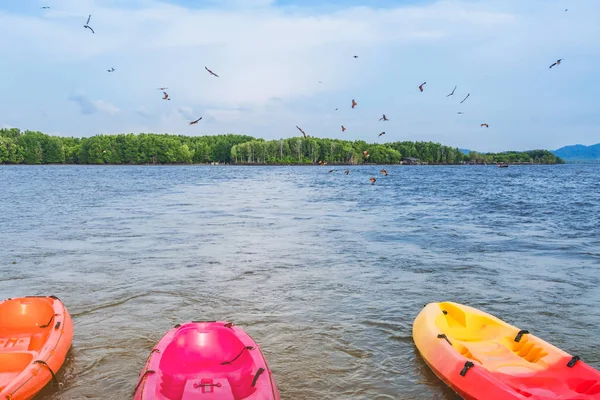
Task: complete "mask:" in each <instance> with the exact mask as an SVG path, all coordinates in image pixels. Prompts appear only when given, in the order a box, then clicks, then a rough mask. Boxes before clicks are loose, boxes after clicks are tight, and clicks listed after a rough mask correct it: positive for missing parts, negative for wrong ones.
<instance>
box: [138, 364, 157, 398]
mask: <svg viewBox="0 0 600 400" xmlns="http://www.w3.org/2000/svg"><path fill="white" fill-rule="evenodd" d="M153 373H154V371H153V370H151V369H147V370H146V372H144V375H142V377H141V378H140V380H139V381H138V384H137V385H136V387H135V390H134V391H133V395H134V396H135V394H136V393H137V391H138V389H139V388H140V386H141V385H142V383H143V382H144V381H145V380H146V376H148V375H150V374H153Z"/></svg>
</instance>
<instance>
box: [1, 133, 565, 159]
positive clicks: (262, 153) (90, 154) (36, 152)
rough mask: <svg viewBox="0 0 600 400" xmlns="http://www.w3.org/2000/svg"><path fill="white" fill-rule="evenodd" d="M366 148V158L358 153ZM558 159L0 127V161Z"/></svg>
mask: <svg viewBox="0 0 600 400" xmlns="http://www.w3.org/2000/svg"><path fill="white" fill-rule="evenodd" d="M364 151H367V152H368V154H369V157H365V156H364V154H363V152H364ZM406 158H413V159H418V160H419V161H420V162H422V163H427V164H464V163H498V162H507V163H534V164H560V163H564V161H563V160H561V159H560V158H559V157H556V156H555V155H554V154H552V153H551V152H549V151H547V150H532V151H525V152H513V151H511V152H505V153H485V154H482V153H477V152H471V153H469V154H464V153H463V152H462V151H460V150H459V149H458V148H453V147H448V146H443V145H441V144H439V143H433V142H407V141H405V142H391V143H383V144H378V143H367V142H365V141H362V140H357V141H348V140H339V139H328V138H315V137H308V138H304V137H292V138H286V139H279V140H269V141H265V140H263V139H256V138H253V137H251V136H246V135H233V134H227V135H213V136H183V135H168V134H152V133H141V134H137V135H136V134H133V133H129V134H121V135H96V136H92V137H86V138H73V137H60V136H49V135H46V134H43V133H41V132H37V131H20V130H19V129H16V128H11V129H0V164H192V163H197V164H201V163H209V162H219V163H231V164H257V165H263V164H264V165H276V164H288V165H291V164H315V163H318V162H319V161H322V162H327V163H330V164H364V163H371V164H399V163H400V162H402V160H403V159H406Z"/></svg>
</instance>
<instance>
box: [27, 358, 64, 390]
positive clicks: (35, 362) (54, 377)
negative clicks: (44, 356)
mask: <svg viewBox="0 0 600 400" xmlns="http://www.w3.org/2000/svg"><path fill="white" fill-rule="evenodd" d="M33 363H34V364H41V365H43V366H45V367H46V368H48V371H50V375H52V384H53V385H54V388H55V389H58V388H59V387H60V386H59V385H58V379H56V374H54V371H52V368H50V366H49V365H48V364H46V361H42V360H35V361H34V362H33Z"/></svg>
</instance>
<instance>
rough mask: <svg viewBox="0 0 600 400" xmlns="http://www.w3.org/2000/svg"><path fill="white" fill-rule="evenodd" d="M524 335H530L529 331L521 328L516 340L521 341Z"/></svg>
mask: <svg viewBox="0 0 600 400" xmlns="http://www.w3.org/2000/svg"><path fill="white" fill-rule="evenodd" d="M523 335H529V331H526V330H524V329H522V330H520V331H519V333H517V336H516V337H515V342H517V343H519V342H520V341H521V338H522V337H523Z"/></svg>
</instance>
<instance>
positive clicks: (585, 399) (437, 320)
mask: <svg viewBox="0 0 600 400" xmlns="http://www.w3.org/2000/svg"><path fill="white" fill-rule="evenodd" d="M413 338H414V341H415V345H416V346H417V348H418V349H419V352H420V353H421V355H422V357H423V359H424V360H425V362H426V363H427V364H428V365H429V367H430V368H431V369H432V370H433V371H434V372H435V374H436V375H437V376H438V377H439V378H440V379H441V380H443V381H444V382H445V383H446V384H447V385H448V386H450V387H451V388H452V389H453V390H454V391H455V392H456V393H458V394H459V395H460V396H462V397H463V398H464V399H468V400H484V399H486V400H487V399H494V400H495V399H498V400H517V399H519V400H525V399H527V400H542V399H543V400H549V399H561V400H592V399H594V400H600V372H598V371H597V370H595V369H594V368H592V367H591V366H589V365H587V364H585V363H584V362H583V361H581V360H580V358H579V357H578V356H575V357H573V356H571V355H570V354H568V353H566V352H565V351H563V350H561V349H559V348H557V347H555V346H553V345H551V344H550V343H547V342H545V341H543V340H542V339H540V338H538V337H536V336H534V335H532V334H531V333H529V331H527V330H521V329H519V328H516V327H514V326H512V325H510V324H508V323H506V322H504V321H502V320H500V319H498V318H496V317H494V316H493V315H490V314H487V313H485V312H483V311H480V310H477V309H475V308H472V307H468V306H465V305H462V304H457V303H452V302H444V303H431V304H428V305H427V306H425V308H424V309H423V310H422V311H421V313H419V315H418V316H417V318H416V319H415V321H414V324H413Z"/></svg>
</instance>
